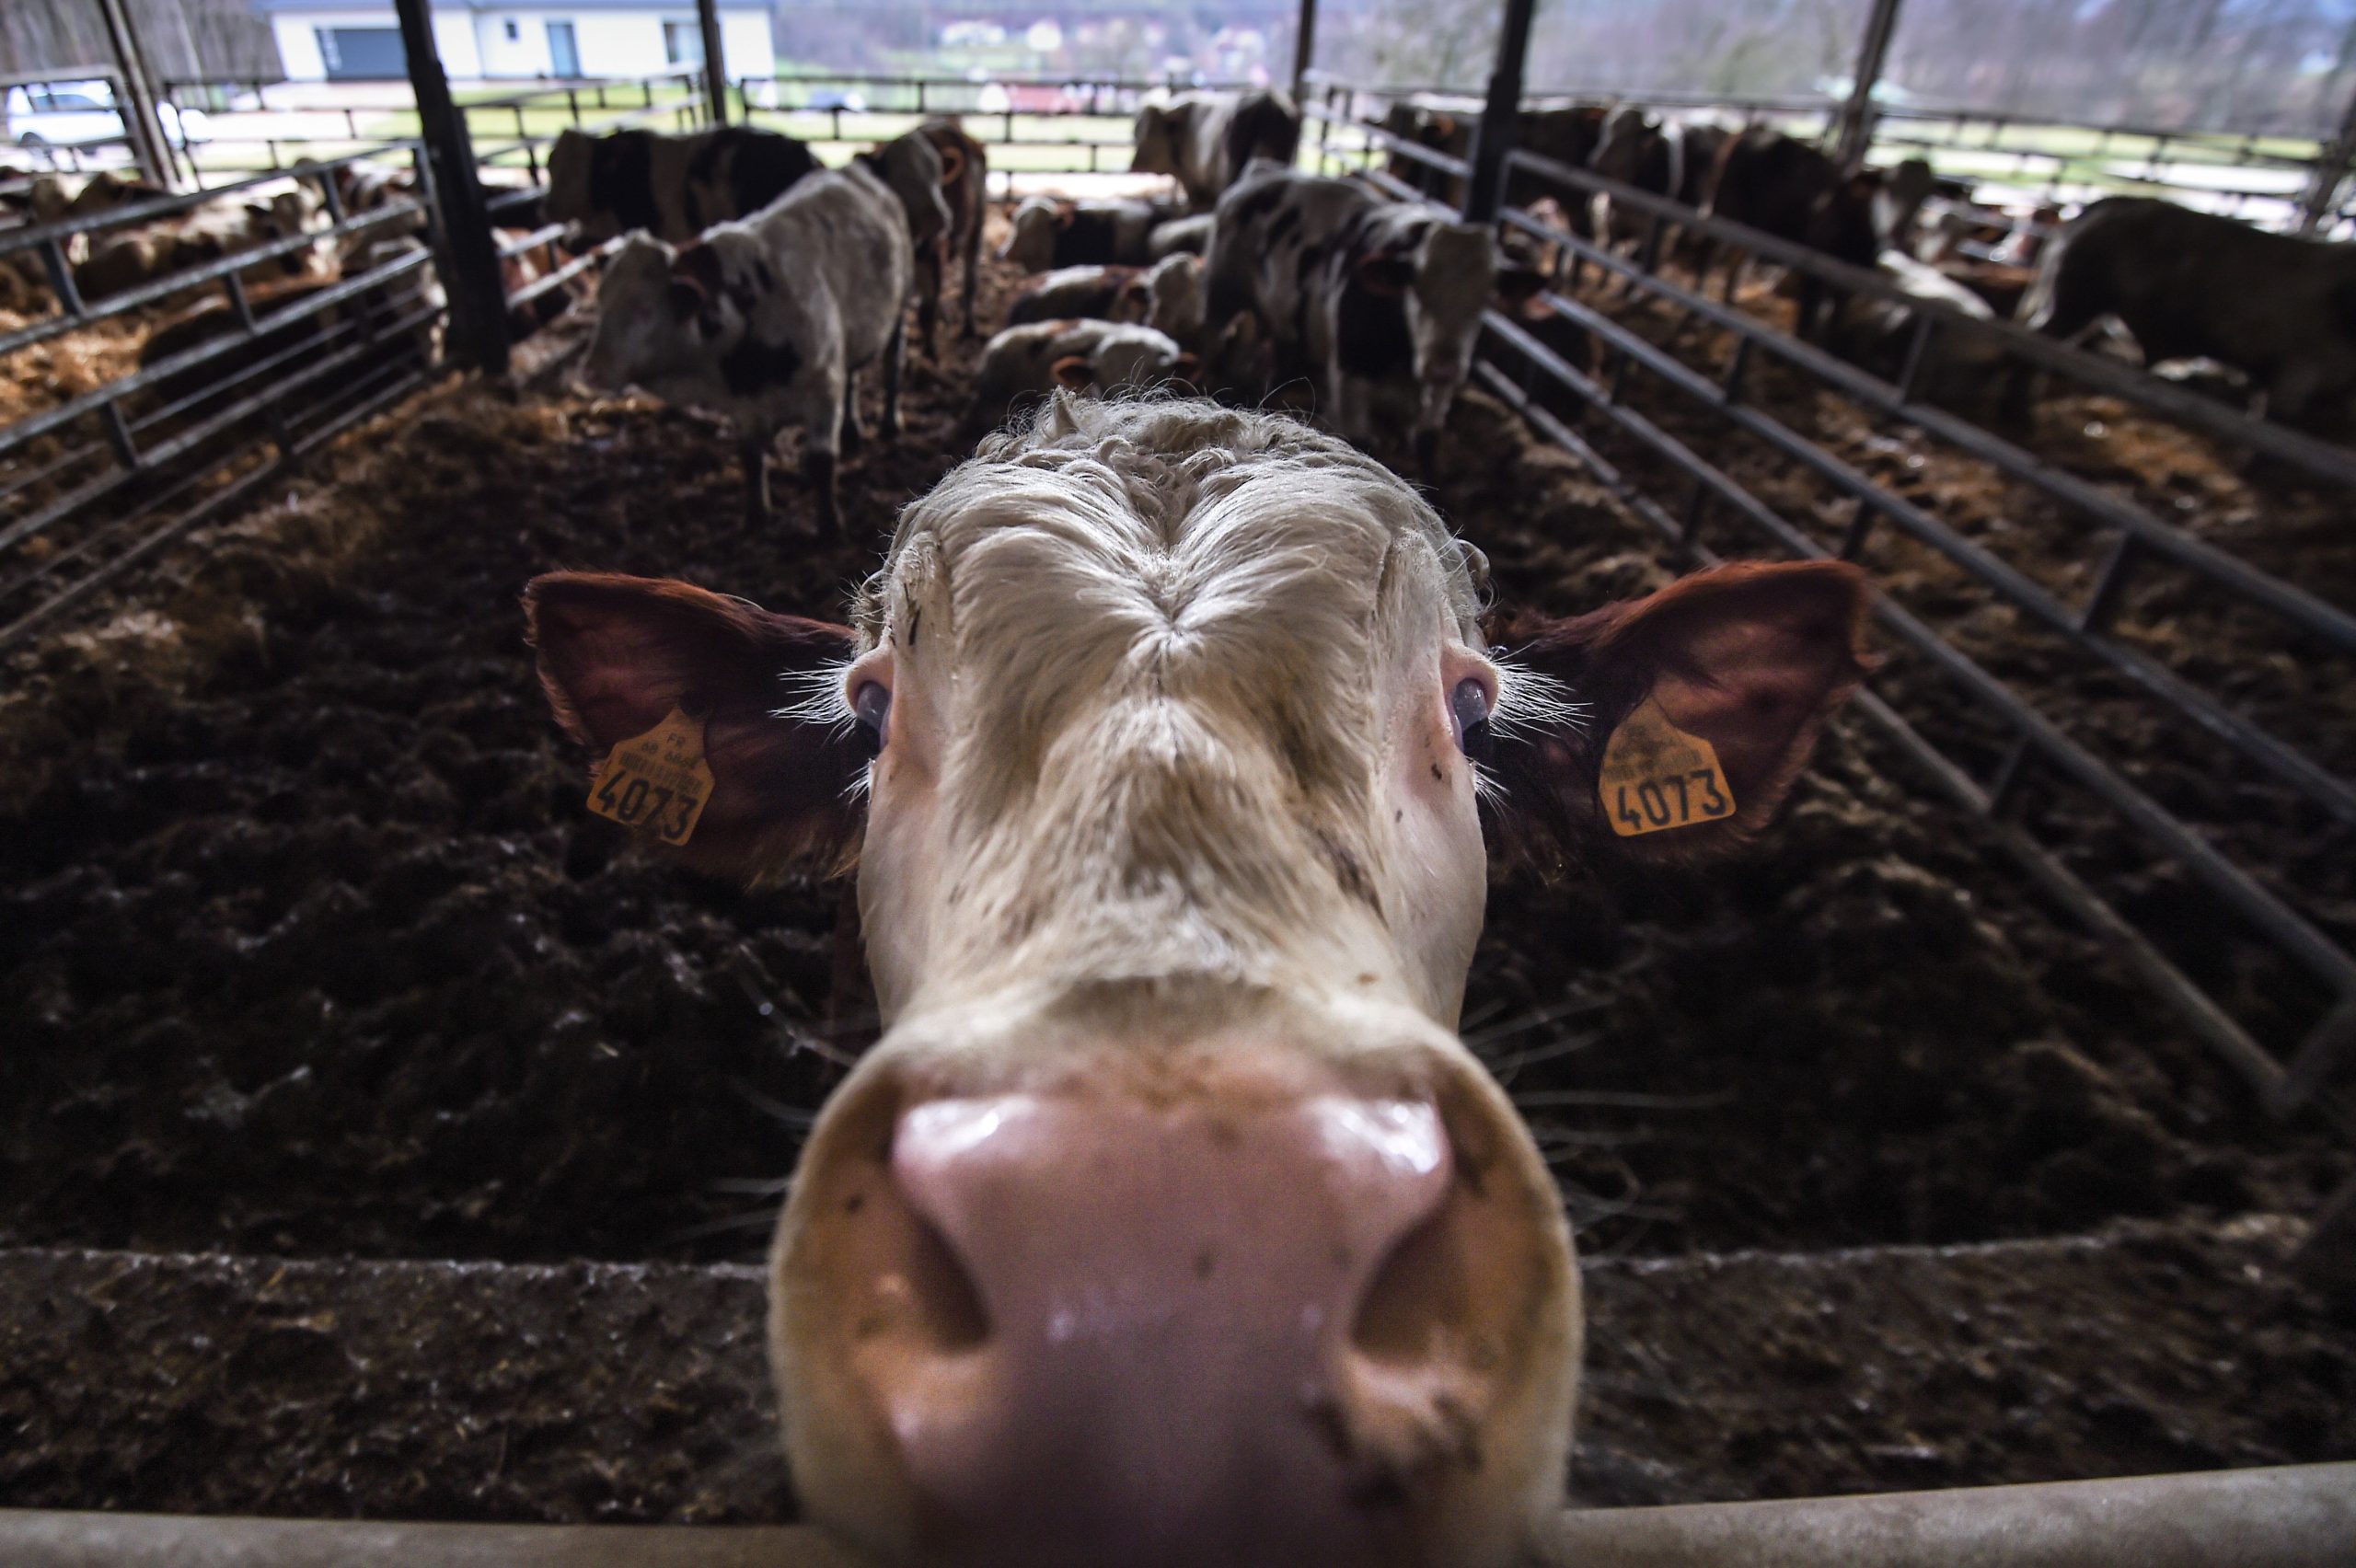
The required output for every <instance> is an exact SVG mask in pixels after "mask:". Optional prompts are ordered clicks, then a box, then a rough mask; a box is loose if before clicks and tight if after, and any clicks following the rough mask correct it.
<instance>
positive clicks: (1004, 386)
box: [965, 320, 1196, 436]
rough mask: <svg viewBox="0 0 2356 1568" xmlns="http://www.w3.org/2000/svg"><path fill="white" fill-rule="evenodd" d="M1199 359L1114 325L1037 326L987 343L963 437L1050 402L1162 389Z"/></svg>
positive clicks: (1129, 326) (1164, 340) (1161, 336)
mask: <svg viewBox="0 0 2356 1568" xmlns="http://www.w3.org/2000/svg"><path fill="white" fill-rule="evenodd" d="M1195 363H1196V362H1195V356H1194V355H1192V354H1190V353H1188V352H1185V351H1184V349H1182V348H1180V347H1179V345H1178V344H1177V342H1176V341H1175V340H1172V338H1171V337H1170V336H1169V335H1168V334H1167V333H1163V332H1157V331H1155V330H1154V329H1152V328H1150V327H1141V326H1138V325H1135V324H1133V323H1127V322H1116V321H1090V320H1073V321H1034V322H1030V323H1027V324H1025V325H1023V326H1020V327H1009V328H1007V329H1005V330H1004V331H1002V332H1000V333H999V334H998V335H997V336H996V337H994V338H992V339H991V340H989V341H988V342H987V343H985V344H983V345H982V362H981V365H980V367H979V368H978V369H977V370H976V372H975V374H974V402H973V407H972V409H970V411H969V412H968V413H967V415H966V420H965V431H966V433H967V434H968V435H969V436H979V435H982V434H985V433H987V432H989V431H992V430H996V429H998V428H999V426H1001V425H1004V424H1005V423H1006V422H1007V421H1009V420H1010V419H1011V418H1012V417H1014V416H1015V415H1017V414H1020V413H1022V412H1023V411H1024V410H1026V409H1029V408H1031V407H1033V406H1034V405H1035V404H1037V403H1039V402H1041V401H1044V400H1045V399H1046V398H1050V397H1052V396H1053V395H1054V394H1055V393H1056V392H1057V389H1058V388H1060V389H1061V390H1063V391H1065V392H1070V393H1089V394H1102V393H1107V392H1114V391H1118V390H1120V389H1122V388H1124V387H1128V388H1140V389H1141V388H1146V387H1152V386H1161V384H1162V383H1163V382H1165V381H1168V380H1170V379H1171V378H1172V377H1173V376H1183V375H1191V374H1192V373H1193V372H1194V370H1195Z"/></svg>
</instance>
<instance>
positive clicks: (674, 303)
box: [669, 245, 720, 321]
mask: <svg viewBox="0 0 2356 1568" xmlns="http://www.w3.org/2000/svg"><path fill="white" fill-rule="evenodd" d="M719 292H720V253H719V252H718V251H716V250H714V249H712V248H711V247H710V246H709V245H690V246H688V247H687V248H686V249H684V250H682V251H680V252H679V253H678V254H677V255H676V256H674V257H672V258H671V288H670V296H669V297H670V302H671V314H672V316H674V317H676V318H677V319H679V320H681V321H685V320H687V318H688V317H692V316H694V315H695V314H697V313H698V312H699V311H700V310H702V309H703V307H704V306H706V305H707V304H709V303H710V300H711V298H712V296H713V295H715V294H718V293H719Z"/></svg>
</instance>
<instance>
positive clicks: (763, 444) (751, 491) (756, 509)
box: [736, 430, 777, 528]
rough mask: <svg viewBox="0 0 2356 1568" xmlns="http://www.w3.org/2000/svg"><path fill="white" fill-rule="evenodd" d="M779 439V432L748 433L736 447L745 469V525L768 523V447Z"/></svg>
mask: <svg viewBox="0 0 2356 1568" xmlns="http://www.w3.org/2000/svg"><path fill="white" fill-rule="evenodd" d="M776 439H777V432H775V431H773V430H761V431H756V432H747V433H746V434H745V436H744V437H743V438H742V439H740V440H739V441H738V442H737V444H736V455H737V457H738V459H739V460H740V461H741V462H742V463H743V464H744V466H745V525H746V526H748V527H753V528H758V527H761V526H763V525H766V524H767V523H768V520H769V445H770V444H771V443H772V442H774V441H775V440H776Z"/></svg>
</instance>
